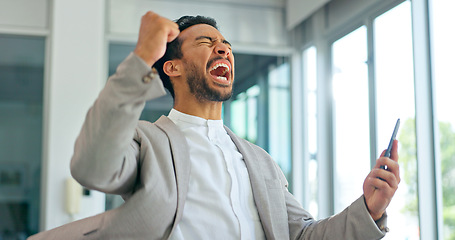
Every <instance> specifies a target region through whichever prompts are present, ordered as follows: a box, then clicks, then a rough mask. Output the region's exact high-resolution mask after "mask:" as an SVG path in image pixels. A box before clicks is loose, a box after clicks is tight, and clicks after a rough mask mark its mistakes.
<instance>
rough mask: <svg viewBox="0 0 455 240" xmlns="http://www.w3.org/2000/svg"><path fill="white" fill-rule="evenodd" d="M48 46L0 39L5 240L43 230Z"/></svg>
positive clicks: (1, 232)
mask: <svg viewBox="0 0 455 240" xmlns="http://www.w3.org/2000/svg"><path fill="white" fill-rule="evenodd" d="M44 46H45V40H44V38H42V37H22V36H7V35H0V53H1V54H0V85H1V87H0V116H1V117H0V133H1V134H0V142H1V143H2V144H0V216H1V217H0V219H1V220H0V239H25V238H26V237H27V236H29V235H31V234H34V233H37V232H38V230H39V211H40V183H41V146H42V140H41V139H42V125H43V82H44Z"/></svg>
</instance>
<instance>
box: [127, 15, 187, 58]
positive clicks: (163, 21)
mask: <svg viewBox="0 0 455 240" xmlns="http://www.w3.org/2000/svg"><path fill="white" fill-rule="evenodd" d="M179 33H180V31H179V27H178V25H177V23H175V22H173V21H171V20H169V19H167V18H164V17H161V16H160V15H158V14H156V13H154V12H151V11H148V12H147V13H146V14H145V15H144V16H142V19H141V27H140V29H139V38H138V40H137V44H136V48H135V49H134V53H135V54H136V55H138V56H139V57H140V58H142V60H144V61H145V62H146V63H147V64H148V65H149V66H152V65H153V64H154V63H155V62H156V61H158V59H160V58H161V57H163V56H164V53H165V52H166V44H167V43H168V42H171V41H172V40H174V39H175V38H176V37H177V36H178V35H179Z"/></svg>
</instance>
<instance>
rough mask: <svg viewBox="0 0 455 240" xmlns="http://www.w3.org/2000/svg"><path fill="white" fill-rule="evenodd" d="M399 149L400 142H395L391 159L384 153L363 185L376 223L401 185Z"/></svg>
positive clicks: (368, 205) (369, 208) (367, 202)
mask: <svg viewBox="0 0 455 240" xmlns="http://www.w3.org/2000/svg"><path fill="white" fill-rule="evenodd" d="M397 148H398V141H397V140H394V142H393V147H392V152H391V154H390V158H387V157H384V153H385V151H383V152H382V154H381V157H380V158H379V159H378V160H376V165H375V166H374V168H373V170H371V172H370V174H368V176H367V178H366V179H365V182H364V183H363V194H364V196H365V202H366V205H367V208H368V211H369V212H370V215H371V217H372V218H373V219H374V220H375V221H376V220H378V219H380V218H381V217H382V215H383V214H384V212H385V209H386V208H387V206H388V205H389V203H390V201H391V200H392V197H393V195H394V194H395V192H396V190H397V189H398V184H399V183H400V169H399V166H398V151H397ZM381 166H387V170H385V169H381V168H380V167H381Z"/></svg>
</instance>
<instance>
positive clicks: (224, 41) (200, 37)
mask: <svg viewBox="0 0 455 240" xmlns="http://www.w3.org/2000/svg"><path fill="white" fill-rule="evenodd" d="M201 39H207V40H209V41H210V42H213V41H214V39H213V38H212V37H209V36H199V37H196V41H198V40H201ZM221 42H222V43H224V44H227V45H229V46H232V45H231V43H230V42H229V41H228V40H226V39H223V40H222V41H221Z"/></svg>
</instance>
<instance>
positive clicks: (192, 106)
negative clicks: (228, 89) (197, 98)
mask: <svg viewBox="0 0 455 240" xmlns="http://www.w3.org/2000/svg"><path fill="white" fill-rule="evenodd" d="M222 107H223V103H222V102H210V101H207V102H194V101H186V102H177V101H176V102H175V103H174V109H175V110H177V111H179V112H182V113H185V114H189V115H193V116H197V117H200V118H204V119H210V120H220V119H221V111H222Z"/></svg>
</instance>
